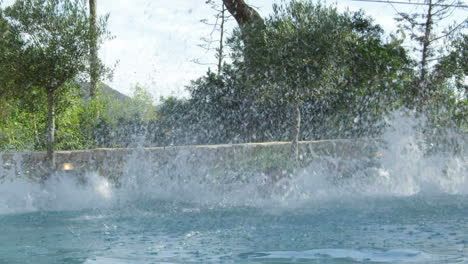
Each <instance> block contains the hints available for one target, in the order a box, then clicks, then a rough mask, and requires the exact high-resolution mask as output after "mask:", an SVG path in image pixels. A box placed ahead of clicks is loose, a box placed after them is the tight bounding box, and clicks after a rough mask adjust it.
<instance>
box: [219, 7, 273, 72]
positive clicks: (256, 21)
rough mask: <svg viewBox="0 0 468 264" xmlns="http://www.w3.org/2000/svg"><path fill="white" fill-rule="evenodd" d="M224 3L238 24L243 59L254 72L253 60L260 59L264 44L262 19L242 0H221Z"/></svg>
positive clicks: (249, 69)
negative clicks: (242, 46)
mask: <svg viewBox="0 0 468 264" xmlns="http://www.w3.org/2000/svg"><path fill="white" fill-rule="evenodd" d="M223 3H224V5H225V6H226V8H227V10H228V11H229V13H231V15H232V16H233V17H234V18H235V19H236V21H237V24H238V25H239V28H240V31H241V36H242V41H243V44H244V48H243V53H244V60H245V63H246V66H247V68H246V69H247V70H248V71H249V72H252V73H253V72H255V71H256V69H255V67H254V66H253V64H255V63H256V62H255V60H258V59H260V60H261V59H262V56H259V55H261V54H258V52H261V51H262V50H263V49H260V48H261V47H262V46H264V45H265V38H264V35H263V30H264V28H265V24H264V20H263V18H262V17H261V16H260V14H259V13H258V12H257V11H256V10H255V9H254V8H252V7H251V6H249V5H248V4H246V3H245V1H244V0H223Z"/></svg>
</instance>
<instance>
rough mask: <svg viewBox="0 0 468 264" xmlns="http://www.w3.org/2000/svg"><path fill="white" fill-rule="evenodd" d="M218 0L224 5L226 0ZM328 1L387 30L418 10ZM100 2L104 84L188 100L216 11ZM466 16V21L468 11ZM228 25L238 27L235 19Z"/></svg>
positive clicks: (160, 2)
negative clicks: (106, 69)
mask: <svg viewBox="0 0 468 264" xmlns="http://www.w3.org/2000/svg"><path fill="white" fill-rule="evenodd" d="M85 1H87V0H85ZM215 1H219V2H220V3H221V1H222V0H215ZM12 2H14V0H4V4H8V3H12ZM246 2H247V3H249V4H250V5H252V6H254V7H255V8H256V9H257V10H258V12H259V13H260V15H262V16H263V17H267V16H268V15H269V14H270V13H271V12H272V5H273V3H281V0H276V1H275V0H247V1H246ZM324 2H325V1H324ZM327 3H329V4H336V5H337V6H338V8H339V9H340V10H345V9H346V8H349V9H350V10H353V11H354V10H359V9H363V10H364V11H365V13H366V14H367V15H369V16H371V17H373V18H374V19H375V22H376V23H378V24H380V25H382V27H383V28H384V29H385V30H386V32H392V31H394V30H395V29H396V28H395V23H394V20H393V18H394V17H395V9H394V8H395V7H396V8H397V9H399V10H400V11H402V10H405V8H406V10H408V8H414V7H412V6H407V5H406V6H404V5H395V6H393V7H392V6H391V5H388V4H379V3H364V2H356V1H352V0H337V1H327ZM97 4H98V13H99V14H106V13H109V14H110V18H109V29H110V31H111V33H112V35H113V36H114V39H112V40H108V41H106V42H105V43H104V45H103V46H102V48H101V50H100V57H101V58H102V59H103V61H104V62H105V63H106V65H108V66H111V65H115V64H116V63H117V64H116V66H115V71H114V78H113V80H112V81H110V80H106V81H105V82H106V83H108V84H109V85H110V86H111V87H113V88H114V89H116V90H118V91H120V92H122V93H124V94H128V95H131V93H132V89H131V88H132V86H134V85H135V84H137V83H139V84H140V85H141V86H142V87H144V88H146V89H147V90H148V91H149V92H151V94H153V96H154V98H155V99H158V98H159V97H160V96H170V95H174V96H185V95H187V94H186V92H185V89H184V87H185V86H186V85H188V84H189V83H190V80H193V79H195V78H197V77H199V76H201V75H203V74H204V73H205V72H206V71H207V69H208V66H206V65H199V64H196V63H194V62H193V61H194V60H196V59H198V60H200V61H202V62H211V63H214V62H215V58H214V56H213V54H212V53H207V52H206V51H205V50H203V49H202V48H200V47H198V44H201V43H202V41H201V40H200V39H201V38H202V37H208V36H209V34H210V32H211V31H212V27H210V26H207V25H205V24H203V23H201V22H200V20H202V19H210V20H211V21H214V18H213V16H214V14H215V13H214V11H213V10H212V9H211V8H210V6H209V5H207V4H205V0H171V1H166V0H97ZM463 15H464V16H465V18H466V12H465V13H463V14H462V16H463ZM228 26H229V28H233V27H234V26H236V23H235V21H231V22H230V23H229V25H228ZM229 32H230V31H229ZM211 67H212V68H213V69H214V68H215V66H211Z"/></svg>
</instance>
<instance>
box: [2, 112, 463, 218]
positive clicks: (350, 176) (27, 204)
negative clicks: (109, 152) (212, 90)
mask: <svg viewBox="0 0 468 264" xmlns="http://www.w3.org/2000/svg"><path fill="white" fill-rule="evenodd" d="M391 122H392V124H393V125H392V126H390V127H389V129H388V130H387V132H386V133H385V134H384V135H383V140H382V142H383V143H382V144H381V145H380V146H379V149H378V151H377V152H376V153H375V156H374V157H371V159H373V163H372V164H373V165H372V166H364V167H363V166H361V167H359V166H357V167H356V166H355V167H356V168H355V169H353V170H351V171H350V170H339V169H337V167H338V166H339V164H341V163H351V164H353V163H355V164H358V163H359V162H360V160H362V159H369V157H360V156H356V157H351V158H348V159H347V160H342V159H341V158H337V157H334V156H329V157H320V158H318V159H317V160H314V162H312V163H311V164H310V165H309V166H308V167H306V168H303V169H301V170H297V171H296V172H294V174H293V175H289V177H284V178H281V179H279V180H277V181H274V182H272V181H271V179H269V177H270V176H268V175H266V174H264V173H248V174H246V175H243V176H242V177H241V178H235V177H231V176H232V175H230V174H229V173H230V172H225V174H224V175H223V177H224V179H220V178H219V175H218V176H216V177H215V176H213V175H211V174H210V170H209V166H208V165H205V166H204V165H203V164H199V165H200V166H199V169H198V170H197V171H189V168H183V167H180V166H178V164H177V160H178V158H183V156H184V155H187V153H184V152H183V151H181V152H180V153H179V154H178V156H177V157H176V158H175V160H174V164H172V165H174V166H172V167H168V168H161V169H160V170H159V171H156V172H154V168H151V166H152V164H151V162H149V161H147V160H144V159H143V160H142V159H140V158H139V157H130V161H129V162H127V167H126V168H125V170H124V174H123V177H122V178H121V180H120V182H119V184H118V185H119V187H117V186H115V185H113V184H112V183H111V182H109V181H108V180H106V179H105V178H103V177H100V176H99V175H97V174H96V173H91V174H86V175H84V176H83V177H82V178H76V177H70V176H67V175H66V174H62V175H60V174H57V175H55V176H54V177H51V178H49V179H48V180H47V181H46V182H44V183H43V184H37V183H32V182H30V181H28V180H25V179H21V178H17V177H14V176H12V177H10V178H8V179H6V180H4V181H3V182H2V183H1V184H0V214H9V213H20V212H30V211H36V210H80V209H85V208H103V207H111V206H122V205H128V204H131V203H132V202H134V201H151V200H169V201H176V202H190V203H196V204H200V205H203V206H217V207H220V206H221V207H222V206H268V207H271V206H275V207H277V206H283V207H287V208H291V207H298V206H303V205H305V204H309V205H310V204H318V203H321V202H324V201H332V200H338V201H340V200H341V201H345V200H349V199H362V198H369V197H370V198H372V197H376V198H378V197H383V196H385V197H388V196H391V197H405V196H414V195H418V194H424V195H438V194H449V195H467V194H468V165H467V164H468V162H467V160H466V159H467V155H465V154H466V143H465V142H466V141H463V140H464V138H463V137H461V136H459V138H460V139H459V149H460V146H461V154H460V151H459V152H458V153H456V152H450V151H445V152H435V153H434V152H433V153H428V151H427V148H428V146H427V144H426V142H425V139H424V134H423V133H421V130H418V129H417V126H418V125H419V124H420V122H421V121H420V120H419V119H416V118H414V117H411V116H408V115H405V114H400V113H398V114H395V115H394V118H393V119H392V121H391ZM452 136H453V135H452ZM330 164H332V165H333V164H334V166H330ZM366 164H369V162H367V163H366ZM335 165H336V166H335ZM0 167H1V166H0ZM169 170H177V172H179V174H177V176H176V177H174V176H173V177H168V176H167V175H168V171H169ZM231 178H232V179H231Z"/></svg>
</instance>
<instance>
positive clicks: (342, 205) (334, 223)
mask: <svg viewBox="0 0 468 264" xmlns="http://www.w3.org/2000/svg"><path fill="white" fill-rule="evenodd" d="M96 179H98V178H96ZM72 183H73V185H72ZM95 183H97V185H95V186H92V188H91V189H90V187H86V188H85V187H79V186H77V185H75V184H76V183H74V182H73V180H72V179H67V178H66V177H64V176H62V177H58V179H56V180H55V182H53V183H51V184H53V185H51V186H54V187H51V188H49V189H48V188H47V186H46V187H44V186H42V187H38V186H34V185H32V184H29V183H26V182H23V183H18V182H15V183H7V184H4V185H3V186H5V185H9V187H10V191H11V192H14V191H15V192H16V193H17V195H18V196H16V198H17V199H18V200H17V201H16V202H15V201H14V198H15V197H12V196H11V195H10V196H9V198H10V200H9V202H8V203H9V208H10V209H15V208H14V207H15V206H16V211H11V210H10V211H9V212H6V211H5V210H6V209H5V208H6V206H4V213H3V214H1V215H0V263H2V264H3V263H5V264H7V263H8V264H14V263H18V264H20V263H21V264H23V263H36V264H40V263H44V264H46V263H47V264H50V263H87V264H91V263H109V264H110V263H117V264H118V263H145V264H146V263H337V264H338V263H460V264H461V263H468V196H467V195H466V194H463V193H462V194H448V193H429V194H428V193H426V194H424V193H417V194H413V195H388V194H386V195H375V194H373V195H362V194H359V195H358V194H354V195H349V194H346V195H345V194H344V193H341V194H340V195H337V196H333V197H327V199H324V198H317V197H315V198H314V199H305V200H302V201H301V202H298V201H299V199H292V198H287V197H285V196H282V197H275V198H273V197H269V198H264V199H263V200H262V201H259V200H260V199H259V198H257V197H256V198H254V200H255V202H253V201H252V203H247V202H246V201H248V199H241V200H239V199H238V200H237V201H238V202H232V201H231V202H229V201H228V199H227V197H226V196H222V195H219V194H218V195H217V196H214V197H213V193H211V194H210V196H212V197H211V198H212V199H211V200H210V202H204V203H202V202H200V201H202V200H203V201H206V200H207V199H205V198H203V199H200V200H197V199H196V198H195V196H193V197H192V199H185V198H184V199H178V197H180V196H181V195H182V192H179V193H173V197H172V198H170V197H171V196H170V195H163V196H160V197H158V196H157V195H154V196H149V195H147V194H143V195H141V194H140V195H135V196H133V197H132V198H131V199H130V198H129V197H128V193H127V192H123V191H122V190H119V189H110V190H107V192H106V191H105V190H103V187H102V186H103V185H102V183H103V181H101V182H100V181H95ZM104 186H107V185H105V184H104ZM107 187H109V188H111V187H110V186H107ZM67 188H68V190H67ZM71 188H75V189H77V190H75V191H72V190H70V189H71ZM205 188H207V187H205ZM59 189H60V190H64V191H63V192H62V193H59V192H58V190H59ZM3 191H5V189H4V190H3ZM197 191H198V190H197ZM209 191H210V190H208V189H207V192H209ZM237 191H238V190H237ZM296 191H297V190H296ZM21 192H26V194H25V193H21ZM109 192H111V194H110V193H109ZM249 192H250V191H249ZM330 192H331V191H330ZM179 194H180V195H179ZM28 195H29V198H28V199H29V200H28V199H26V198H24V197H28ZM69 195H72V196H73V197H72V198H70V197H69V198H68V200H67V198H66V197H67V196H69ZM109 195H111V196H109ZM204 195H207V194H206V193H205V194H203V193H200V194H199V196H202V197H203V196H204ZM229 195H231V196H232V195H233V193H230V194H229ZM247 195H248V192H246V193H243V194H242V195H240V196H239V197H241V196H247ZM252 195H254V194H253V193H252ZM232 197H235V196H232ZM21 199H23V200H21ZM233 199H234V198H233ZM12 200H13V201H12ZM4 205H5V204H4Z"/></svg>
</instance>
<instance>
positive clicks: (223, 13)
mask: <svg viewBox="0 0 468 264" xmlns="http://www.w3.org/2000/svg"><path fill="white" fill-rule="evenodd" d="M206 4H209V5H210V6H211V9H212V10H214V11H215V12H216V14H215V16H214V17H215V22H214V23H212V22H209V20H208V19H202V20H201V21H200V22H202V23H204V24H205V25H208V26H212V27H213V30H212V31H211V33H210V36H209V37H202V38H201V40H202V41H203V43H202V44H200V45H199V46H200V47H201V48H203V49H205V50H206V51H212V50H214V51H215V58H216V60H217V63H216V68H217V72H218V74H221V71H222V66H223V61H224V59H225V57H226V56H227V54H226V52H225V47H224V42H225V34H226V26H225V25H226V22H227V21H228V20H229V16H228V14H227V9H226V6H225V5H224V3H221V5H219V4H218V3H217V2H215V1H214V0H207V1H206ZM215 33H218V34H219V38H217V37H216V36H215ZM213 44H215V45H216V44H217V47H215V48H213V47H212V45H213ZM195 63H198V64H206V65H210V64H211V63H202V62H200V61H199V60H198V59H196V60H195Z"/></svg>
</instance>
